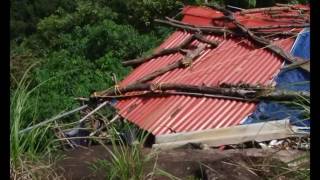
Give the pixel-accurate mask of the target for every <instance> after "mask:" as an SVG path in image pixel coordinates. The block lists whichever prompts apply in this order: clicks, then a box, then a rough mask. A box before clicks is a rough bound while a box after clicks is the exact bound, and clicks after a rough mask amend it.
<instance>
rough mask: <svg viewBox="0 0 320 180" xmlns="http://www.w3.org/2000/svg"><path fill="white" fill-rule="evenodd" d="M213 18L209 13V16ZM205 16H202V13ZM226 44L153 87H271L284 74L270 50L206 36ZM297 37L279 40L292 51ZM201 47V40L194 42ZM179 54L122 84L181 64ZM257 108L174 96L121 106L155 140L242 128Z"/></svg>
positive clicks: (175, 37) (175, 39)
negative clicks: (254, 85) (156, 136)
mask: <svg viewBox="0 0 320 180" xmlns="http://www.w3.org/2000/svg"><path fill="white" fill-rule="evenodd" d="M205 13H207V14H209V15H210V13H208V12H207V10H206V12H205ZM200 14H201V13H200ZM190 35H191V34H190V33H188V32H184V31H176V32H174V33H173V34H172V35H171V36H169V37H168V38H167V39H166V40H165V41H164V42H163V43H162V44H161V45H160V46H159V47H158V48H157V49H156V50H159V49H163V48H169V47H174V46H176V45H178V44H179V43H181V42H182V41H183V40H184V39H186V38H187V37H188V36H190ZM206 38H208V39H211V40H219V41H221V43H220V45H219V46H218V47H217V48H215V49H207V50H205V51H204V52H202V53H201V55H200V56H199V57H198V58H197V59H196V60H195V61H194V63H193V64H192V66H191V67H188V68H184V69H175V70H173V71H170V72H167V73H165V74H163V75H162V76H160V77H157V78H155V79H154V80H153V81H152V82H154V83H164V82H165V83H182V84H192V85H207V86H215V85H219V84H221V83H230V84H236V83H250V84H260V85H270V84H271V83H272V82H273V79H274V77H275V76H276V75H277V74H278V73H279V70H280V68H281V66H283V60H281V59H280V58H278V57H277V56H275V55H273V54H272V53H270V52H269V51H267V50H266V49H265V48H263V47H262V48H261V47H256V46H255V45H253V44H252V43H251V42H250V41H248V40H247V39H245V38H227V39H224V37H223V36H215V35H207V36H206ZM293 41H294V38H288V39H282V40H275V41H274V43H275V44H277V45H279V46H280V47H282V48H283V49H285V50H286V51H289V50H290V48H291V46H292V44H293ZM193 43H194V44H195V45H197V44H200V42H198V41H194V42H193ZM180 57H182V55H180V54H179V53H175V54H170V55H166V56H162V57H158V58H154V59H152V60H150V61H148V62H146V63H143V64H141V65H140V66H139V67H137V68H136V69H134V70H133V71H132V73H131V74H129V75H128V76H127V77H126V78H125V79H124V80H123V81H122V82H121V84H120V86H126V85H128V84H129V83H131V82H133V81H135V80H137V79H139V78H141V77H142V76H144V75H146V74H149V73H151V72H153V71H155V70H157V69H159V68H161V67H164V66H166V65H168V64H170V63H172V62H175V61H177V60H178V59H179V58H180ZM255 107H256V103H252V102H250V103H249V102H242V101H235V100H226V99H216V98H203V97H190V96H182V95H172V96H163V97H132V98H130V99H123V100H120V101H118V103H117V104H116V108H117V109H118V110H119V114H120V115H121V116H123V117H125V118H126V119H128V120H129V121H131V122H133V123H135V124H137V125H138V126H139V127H141V128H143V129H145V130H147V131H149V132H151V133H153V134H154V135H160V134H168V133H173V132H187V131H196V130H204V129H212V128H221V127H228V126H234V125H238V124H240V123H241V122H242V121H243V120H244V119H245V118H246V117H247V116H248V115H250V114H251V113H252V112H253V111H254V110H255Z"/></svg>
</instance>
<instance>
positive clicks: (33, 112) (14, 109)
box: [10, 64, 55, 179]
mask: <svg viewBox="0 0 320 180" xmlns="http://www.w3.org/2000/svg"><path fill="white" fill-rule="evenodd" d="M34 66H35V64H33V65H31V66H30V67H29V68H28V69H27V70H26V71H25V72H24V74H23V76H22V77H21V79H20V80H19V81H17V80H16V79H15V78H14V77H12V78H13V79H14V83H16V86H15V88H14V89H11V90H10V176H11V179H38V178H39V175H40V174H41V173H44V174H46V175H47V176H54V175H55V173H54V171H53V170H52V169H51V166H50V163H51V160H52V159H51V158H50V157H51V151H52V149H51V148H50V145H49V144H50V141H51V140H52V138H53V137H54V136H52V134H51V135H50V133H49V126H46V127H41V128H36V129H33V130H31V131H28V132H25V133H19V131H21V130H22V129H24V128H26V127H28V126H30V125H32V124H33V123H35V122H36V119H37V109H38V108H39V107H38V106H37V102H36V100H35V99H36V90H37V88H39V87H40V86H41V85H42V83H41V84H39V85H37V86H35V87H33V88H31V82H32V81H31V80H30V78H29V73H30V71H31V69H32V68H33V67H34ZM43 83H45V82H43ZM44 158H45V160H46V161H44Z"/></svg>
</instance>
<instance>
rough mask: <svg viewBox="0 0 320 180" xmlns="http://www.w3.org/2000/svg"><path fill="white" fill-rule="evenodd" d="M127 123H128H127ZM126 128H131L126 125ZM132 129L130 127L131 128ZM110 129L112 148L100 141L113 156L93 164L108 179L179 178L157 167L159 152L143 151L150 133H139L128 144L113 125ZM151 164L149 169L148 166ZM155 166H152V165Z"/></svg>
mask: <svg viewBox="0 0 320 180" xmlns="http://www.w3.org/2000/svg"><path fill="white" fill-rule="evenodd" d="M126 124H127V123H126ZM124 128H131V126H130V125H125V127H124ZM129 130H130V129H129ZM110 131H114V132H113V133H110V134H112V138H111V148H110V147H108V146H106V145H105V144H104V143H103V142H101V141H100V143H101V145H102V146H104V147H105V149H106V150H107V151H108V153H109V154H110V156H111V159H110V160H109V161H108V160H98V161H96V162H95V163H93V164H91V168H92V170H94V171H98V170H102V171H104V172H105V173H106V179H108V180H109V179H110V180H112V179H117V180H118V179H119V180H128V179H130V180H143V179H152V178H153V177H154V176H162V177H167V178H169V179H173V180H178V179H179V178H177V177H175V176H173V175H171V174H170V173H168V172H166V171H164V170H161V169H159V168H158V167H157V152H156V151H151V152H150V153H148V154H144V153H143V152H142V150H143V145H144V143H145V141H146V139H147V137H148V135H149V134H148V133H145V132H142V133H138V135H137V136H138V137H137V140H135V141H134V142H133V143H132V144H131V145H128V144H126V143H125V142H124V140H122V139H121V138H120V136H119V135H117V132H116V129H115V128H114V127H111V128H110V129H109V132H110ZM147 166H149V168H148V169H147V168H146V167H147ZM152 166H153V168H150V167H152Z"/></svg>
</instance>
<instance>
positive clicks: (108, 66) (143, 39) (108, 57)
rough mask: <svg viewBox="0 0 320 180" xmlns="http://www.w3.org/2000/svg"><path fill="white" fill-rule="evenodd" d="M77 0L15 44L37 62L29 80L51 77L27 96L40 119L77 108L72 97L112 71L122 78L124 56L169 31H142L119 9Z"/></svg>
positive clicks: (103, 82)
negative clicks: (126, 21)
mask: <svg viewBox="0 0 320 180" xmlns="http://www.w3.org/2000/svg"><path fill="white" fill-rule="evenodd" d="M76 2H77V3H76V7H75V8H74V10H72V11H67V10H65V9H63V8H58V9H57V10H56V11H55V13H53V14H52V15H50V16H48V17H45V18H43V19H42V20H40V22H39V23H38V27H37V28H38V33H36V34H34V35H32V36H30V37H29V38H27V39H25V40H24V41H23V43H21V44H20V45H15V46H14V48H13V49H14V51H16V53H15V54H16V56H18V57H19V56H20V55H21V54H26V52H27V51H28V52H29V51H30V53H31V54H32V58H31V57H30V58H29V59H32V61H36V62H37V61H40V62H41V63H40V65H39V66H37V68H36V69H35V70H34V71H33V73H32V79H33V84H37V83H39V82H42V81H44V80H46V79H48V78H51V77H55V78H54V79H52V80H50V82H48V83H46V84H45V85H44V86H42V87H41V88H39V89H38V90H37V94H38V95H37V98H36V97H31V100H30V101H31V102H33V101H37V102H38V103H39V105H40V107H44V108H41V109H40V110H39V112H38V113H39V121H40V120H43V119H45V118H47V117H50V116H53V115H55V114H57V113H59V112H61V111H62V110H65V109H67V108H71V107H73V106H75V101H74V100H73V98H74V97H79V96H89V95H90V94H91V93H92V92H93V91H97V90H102V89H106V88H108V87H110V86H112V85H114V82H113V81H112V80H111V73H115V74H116V76H117V79H118V80H121V79H122V78H123V77H124V76H125V75H126V74H127V73H128V72H129V70H130V69H129V68H124V67H123V66H122V65H121V63H120V62H121V61H122V60H126V59H131V58H135V57H137V56H140V55H141V54H142V53H143V52H145V51H148V50H150V49H152V48H153V47H155V46H156V45H158V43H159V42H161V41H162V39H161V38H164V37H165V36H166V35H167V34H168V33H169V32H170V31H169V30H167V29H157V32H158V34H161V35H162V36H160V37H161V38H159V37H157V35H156V33H155V32H149V33H148V34H143V33H140V32H138V31H137V30H136V29H135V28H134V27H133V26H131V25H129V24H126V25H125V24H119V22H120V21H118V20H117V18H119V17H118V13H116V12H114V11H113V10H112V9H111V8H109V7H107V6H106V5H104V4H102V3H101V2H100V1H81V0H80V1H76ZM16 59H17V58H16ZM20 59H21V58H20ZM17 62H20V61H17ZM11 70H12V72H14V73H16V72H19V70H20V71H22V70H23V67H22V66H20V65H19V63H13V66H12V68H11ZM36 99H37V100H36Z"/></svg>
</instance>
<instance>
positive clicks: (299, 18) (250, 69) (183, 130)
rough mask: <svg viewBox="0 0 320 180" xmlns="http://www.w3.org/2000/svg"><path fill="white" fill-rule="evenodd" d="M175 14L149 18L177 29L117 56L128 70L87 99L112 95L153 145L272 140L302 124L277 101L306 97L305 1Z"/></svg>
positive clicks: (192, 9)
mask: <svg viewBox="0 0 320 180" xmlns="http://www.w3.org/2000/svg"><path fill="white" fill-rule="evenodd" d="M182 14H183V18H182V20H181V21H178V20H175V19H171V18H167V20H157V22H159V23H164V24H166V25H170V26H173V27H176V28H177V30H176V31H175V32H174V33H172V34H171V35H170V36H169V37H168V38H167V39H166V40H165V41H164V42H163V43H162V44H161V45H160V46H159V47H158V48H157V49H155V51H154V53H153V54H151V55H149V56H145V57H142V58H137V59H134V60H129V61H125V62H123V64H124V65H126V66H129V65H130V66H133V67H135V69H134V70H133V71H132V72H131V73H130V74H129V75H128V76H127V77H126V78H125V79H124V80H123V81H121V82H120V83H119V84H118V85H116V86H115V87H114V88H111V89H108V90H106V91H102V92H96V93H94V94H93V95H92V97H94V98H98V99H99V100H111V99H112V100H113V101H112V102H114V103H113V105H114V107H115V108H116V109H117V110H118V112H117V113H118V114H119V115H120V116H121V117H123V118H125V119H127V120H128V121H130V122H132V123H134V124H136V125H137V126H139V127H140V128H141V129H144V130H146V131H148V132H150V133H152V134H153V135H155V137H156V143H157V145H159V144H160V145H161V144H168V143H169V144H170V143H171V145H172V143H174V145H173V146H179V145H183V144H185V143H188V142H205V143H207V144H209V145H212V146H219V145H224V144H226V142H227V141H226V140H229V141H228V143H229V144H236V143H239V142H245V141H250V140H257V141H259V140H260V141H263V140H272V139H275V138H285V137H288V136H290V135H291V134H293V133H292V131H290V130H289V129H290V127H291V130H292V127H293V126H292V125H297V126H306V127H308V126H309V124H308V122H309V121H304V122H307V123H302V124H303V125H301V123H298V122H302V121H301V119H302V118H301V117H300V115H301V112H296V113H290V112H291V110H290V108H288V107H286V106H284V105H281V104H279V103H278V102H277V101H278V100H281V98H282V97H283V96H285V98H287V99H286V100H289V101H290V100H293V99H294V98H295V97H299V96H302V97H308V96H307V95H308V91H309V84H308V81H309V71H310V70H309V69H310V67H309V62H308V59H309V40H308V38H309V34H308V33H309V32H308V26H309V24H308V22H309V20H308V18H309V7H308V6H302V5H294V6H293V5H292V6H277V7H272V8H260V9H250V10H242V11H236V12H233V13H231V12H230V10H226V9H222V8H220V7H195V6H187V7H185V8H184V9H183V11H182ZM301 81H306V83H304V84H301V83H300V84H299V83H297V82H301ZM260 89H263V90H264V91H263V92H265V91H267V92H270V91H274V90H286V91H285V92H289V91H287V90H291V91H294V93H295V92H299V93H297V94H294V93H293V94H290V93H289V95H288V94H283V93H282V94H281V93H280V96H277V95H279V94H276V93H273V94H272V95H270V94H268V95H266V94H265V93H263V92H262V91H260ZM291 91H290V92H291ZM257 92H258V93H257ZM270 99H271V100H277V101H276V102H274V101H270ZM277 110H282V111H281V112H278V113H275V111H277ZM272 120H280V121H272ZM293 120H294V121H293ZM267 121H271V122H269V123H268V125H265V123H266V122H267ZM252 123H254V124H252ZM261 123H263V124H261ZM244 124H250V125H244ZM277 124H278V125H280V126H281V127H278V128H276V126H277ZM239 125H240V126H239ZM248 127H250V128H249V129H248ZM296 130H297V129H296ZM258 133H260V134H261V136H257V134H258ZM270 135H272V136H270ZM226 137H228V138H226ZM237 138H238V139H237Z"/></svg>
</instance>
